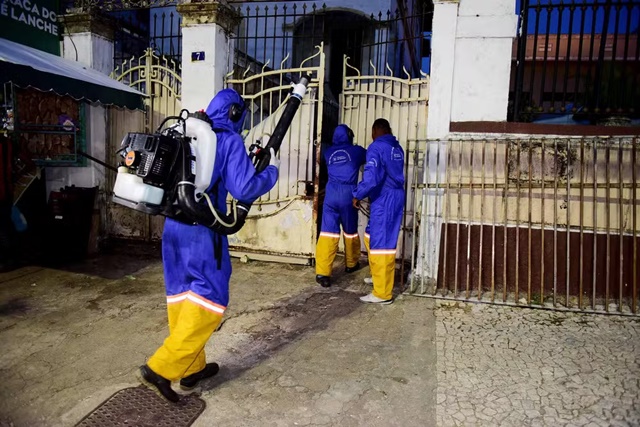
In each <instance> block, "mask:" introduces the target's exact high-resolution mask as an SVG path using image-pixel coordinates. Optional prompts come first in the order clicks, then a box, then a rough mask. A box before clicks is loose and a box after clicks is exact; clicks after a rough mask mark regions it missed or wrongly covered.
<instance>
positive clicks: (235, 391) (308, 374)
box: [0, 257, 640, 426]
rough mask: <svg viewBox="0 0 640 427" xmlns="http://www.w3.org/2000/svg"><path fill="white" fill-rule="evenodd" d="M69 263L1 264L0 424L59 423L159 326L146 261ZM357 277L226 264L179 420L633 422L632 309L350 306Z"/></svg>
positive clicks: (72, 416) (127, 362) (130, 379)
mask: <svg viewBox="0 0 640 427" xmlns="http://www.w3.org/2000/svg"><path fill="white" fill-rule="evenodd" d="M141 267H143V268H141ZM339 269H340V266H339V265H336V272H337V271H338V270H339ZM72 270H73V272H70V271H62V270H52V269H41V268H37V267H28V268H23V269H20V270H16V271H14V272H12V273H5V274H0V340H2V342H3V351H2V352H0V374H1V375H2V378H3V380H4V381H3V386H2V387H1V388H0V426H5V425H15V426H71V425H74V424H75V423H76V422H78V421H79V420H80V419H81V418H82V417H83V416H84V415H86V414H87V413H88V412H90V411H91V410H92V409H94V408H95V407H96V406H97V405H99V404H100V403H101V402H102V401H104V400H105V399H107V398H108V397H109V396H110V395H112V394H113V393H115V392H116V391H118V390H120V389H122V388H125V387H131V386H136V385H137V384H138V383H137V381H136V379H135V377H134V371H135V369H136V368H137V367H138V366H139V365H140V364H142V363H144V361H145V360H146V358H147V357H148V356H149V355H150V354H152V353H153V351H154V350H155V349H156V348H157V346H158V345H159V344H160V343H161V342H162V340H163V339H164V338H165V334H166V330H167V327H166V314H165V302H164V301H165V300H164V292H163V291H164V288H163V284H162V283H163V282H162V267H161V264H160V263H159V262H158V261H157V259H156V258H153V257H151V258H149V259H141V260H140V262H137V263H136V262H133V263H131V262H120V261H119V260H118V259H112V260H111V261H110V262H107V263H106V264H104V263H101V262H98V261H95V260H94V261H92V263H85V265H84V267H83V268H75V269H72ZM367 274H368V269H363V270H361V271H359V272H357V273H355V274H352V275H344V274H342V273H338V274H337V277H336V280H335V282H336V283H337V286H334V287H332V288H330V289H328V290H325V289H323V288H320V287H319V286H317V285H315V283H314V271H313V269H312V268H309V267H301V266H290V265H283V264H268V263H258V262H250V263H248V264H242V263H240V262H238V261H237V260H236V261H234V274H233V278H232V286H231V304H230V307H229V310H228V311H227V314H226V315H225V320H224V323H223V324H222V326H221V327H220V330H219V331H218V332H216V334H214V336H213V338H212V339H211V340H210V341H209V343H208V344H207V353H208V359H209V360H215V361H217V362H219V363H220V364H221V366H222V369H221V372H220V373H219V374H218V375H217V376H216V377H214V378H213V379H211V380H209V381H205V382H203V385H202V387H201V388H200V389H198V390H197V391H198V392H199V393H201V397H202V398H203V399H204V400H205V401H206V402H207V408H206V410H205V412H204V413H203V414H202V415H201V416H200V417H199V418H198V420H197V421H196V422H195V424H194V425H195V426H210V425H232V426H294V425H309V426H311V425H327V426H394V425H397V426H435V425H438V426H463V425H464V426H467V425H468V426H475V425H479V426H496V425H504V426H538V425H539V426H543V425H554V426H555V425H567V426H600V425H615V426H636V425H640V397H639V396H640V363H639V361H640V321H639V320H638V319H634V318H623V317H605V316H596V315H585V314H576V313H557V312H550V311H536V310H525V309H516V308H504V307H503V308H501V307H492V306H487V305H472V304H465V303H434V302H433V301H432V300H429V299H423V298H416V297H411V296H404V295H400V296H399V297H398V299H397V300H396V302H395V303H394V304H392V305H390V306H372V305H363V304H361V303H360V302H359V301H358V297H359V296H360V295H363V294H364V293H366V292H368V291H369V287H368V286H367V285H364V284H363V283H362V279H363V278H364V277H365V276H366V275H367Z"/></svg>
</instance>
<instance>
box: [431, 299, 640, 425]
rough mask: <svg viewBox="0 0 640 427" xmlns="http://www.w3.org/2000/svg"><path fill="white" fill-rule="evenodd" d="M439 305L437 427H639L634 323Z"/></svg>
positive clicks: (639, 341) (639, 359)
mask: <svg viewBox="0 0 640 427" xmlns="http://www.w3.org/2000/svg"><path fill="white" fill-rule="evenodd" d="M451 304H452V305H449V304H448V303H438V304H437V306H438V307H437V308H436V309H435V315H436V345H437V378H438V386H437V396H436V401H437V405H436V418H437V423H438V426H443V427H444V426H589V427H596V426H638V425H640V319H637V318H625V317H619V316H610V317H608V316H603V315H587V314H579V313H578V314H577V313H561V312H553V311H542V310H529V309H518V308H501V307H495V306H488V305H481V304H473V305H471V304H464V303H458V304H456V303H451Z"/></svg>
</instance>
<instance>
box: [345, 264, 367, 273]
mask: <svg viewBox="0 0 640 427" xmlns="http://www.w3.org/2000/svg"><path fill="white" fill-rule="evenodd" d="M362 267H363V266H362V265H356V266H355V267H345V268H344V272H345V273H347V274H349V273H355V272H356V271H359V270H362Z"/></svg>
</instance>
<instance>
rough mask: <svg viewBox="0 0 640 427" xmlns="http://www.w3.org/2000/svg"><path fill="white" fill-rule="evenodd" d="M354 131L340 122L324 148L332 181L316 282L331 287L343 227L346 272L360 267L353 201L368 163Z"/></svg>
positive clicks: (323, 220)
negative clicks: (354, 137)
mask: <svg viewBox="0 0 640 427" xmlns="http://www.w3.org/2000/svg"><path fill="white" fill-rule="evenodd" d="M353 136H354V135H353V131H352V130H351V129H349V127H348V126H347V125H339V126H338V127H337V128H336V130H335V131H334V132H333V139H332V145H331V146H330V147H329V148H328V149H327V150H326V151H325V153H324V158H325V162H326V163H327V173H328V175H329V181H328V183H327V187H326V190H325V194H326V195H325V199H324V205H323V208H322V226H321V228H320V237H319V238H318V244H317V247H316V282H318V283H319V284H320V285H321V286H323V287H325V288H326V287H329V286H331V271H332V269H333V260H334V259H335V257H336V253H337V252H338V242H339V241H340V226H341V225H342V231H343V233H344V247H345V271H346V272H347V273H353V272H354V271H357V270H358V269H359V268H360V263H359V259H360V236H359V235H358V209H357V208H355V207H354V206H353V205H352V203H351V199H352V197H353V196H352V194H353V190H354V188H355V187H356V183H357V182H358V173H359V171H360V166H362V165H363V164H364V162H365V156H366V150H365V149H364V148H362V147H359V146H357V145H353Z"/></svg>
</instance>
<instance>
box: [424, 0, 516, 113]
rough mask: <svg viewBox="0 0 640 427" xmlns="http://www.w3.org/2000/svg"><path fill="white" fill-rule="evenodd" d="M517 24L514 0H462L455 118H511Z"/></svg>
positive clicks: (455, 82) (454, 106)
mask: <svg viewBox="0 0 640 427" xmlns="http://www.w3.org/2000/svg"><path fill="white" fill-rule="evenodd" d="M517 24H518V17H517V15H516V14H515V4H514V2H513V0H484V1H477V0H462V1H461V3H460V10H459V14H458V25H457V27H456V48H455V67H454V72H453V97H452V98H453V99H452V105H451V121H453V122H470V121H497V122H504V121H506V120H507V105H508V101H509V83H510V76H511V52H512V48H513V39H514V38H515V36H516V27H517ZM434 32H435V31H434Z"/></svg>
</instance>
